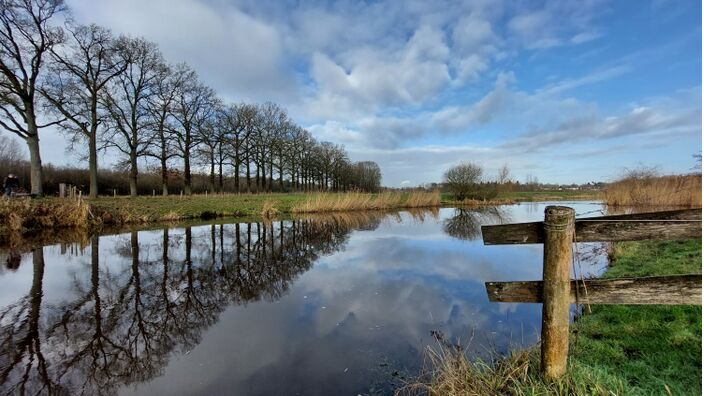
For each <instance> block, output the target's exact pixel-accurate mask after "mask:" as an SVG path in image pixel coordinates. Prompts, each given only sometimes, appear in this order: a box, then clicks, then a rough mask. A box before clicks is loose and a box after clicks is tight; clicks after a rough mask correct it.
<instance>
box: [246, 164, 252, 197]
mask: <svg viewBox="0 0 704 396" xmlns="http://www.w3.org/2000/svg"><path fill="white" fill-rule="evenodd" d="M247 192H248V193H251V192H252V170H251V167H250V163H249V159H247Z"/></svg>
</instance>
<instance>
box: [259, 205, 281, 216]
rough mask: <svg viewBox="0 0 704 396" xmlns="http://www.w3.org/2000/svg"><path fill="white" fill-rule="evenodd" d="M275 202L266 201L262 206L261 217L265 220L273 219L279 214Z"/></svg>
mask: <svg viewBox="0 0 704 396" xmlns="http://www.w3.org/2000/svg"><path fill="white" fill-rule="evenodd" d="M274 204H275V202H272V201H268V200H267V201H264V203H263V204H262V210H261V215H262V217H263V218H264V219H271V218H273V217H275V216H276V215H277V214H279V210H278V209H276V207H275V206H274Z"/></svg>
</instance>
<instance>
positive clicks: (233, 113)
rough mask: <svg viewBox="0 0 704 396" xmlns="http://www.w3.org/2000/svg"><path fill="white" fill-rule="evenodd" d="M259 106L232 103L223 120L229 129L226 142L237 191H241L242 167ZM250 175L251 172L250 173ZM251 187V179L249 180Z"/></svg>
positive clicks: (226, 109) (225, 111) (224, 113)
mask: <svg viewBox="0 0 704 396" xmlns="http://www.w3.org/2000/svg"><path fill="white" fill-rule="evenodd" d="M256 114H257V108H256V106H254V105H250V104H245V103H242V104H239V105H230V106H228V107H227V108H225V110H224V112H223V117H222V119H221V121H222V122H223V123H224V125H223V127H224V128H225V129H226V130H227V133H226V142H227V143H228V145H229V146H230V147H229V150H228V151H227V152H228V153H229V154H230V157H231V158H230V159H231V164H232V167H233V168H234V173H235V191H237V192H240V168H241V167H242V164H243V162H245V159H246V158H247V157H248V155H247V152H246V151H247V148H248V142H249V136H250V135H251V133H252V131H253V130H254V128H253V123H254V119H255V117H256ZM248 177H249V174H248ZM247 183H248V184H247V186H248V187H249V180H247Z"/></svg>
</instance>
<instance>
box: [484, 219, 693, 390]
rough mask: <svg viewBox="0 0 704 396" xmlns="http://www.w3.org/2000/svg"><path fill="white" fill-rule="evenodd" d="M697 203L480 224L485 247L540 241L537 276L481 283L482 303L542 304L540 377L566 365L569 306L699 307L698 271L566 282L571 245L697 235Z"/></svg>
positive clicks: (560, 371)
mask: <svg viewBox="0 0 704 396" xmlns="http://www.w3.org/2000/svg"><path fill="white" fill-rule="evenodd" d="M701 219H702V216H701V208H700V209H687V210H675V211H667V212H653V213H639V214H628V215H616V216H602V217H594V218H586V219H579V220H576V219H575V212H574V209H572V208H569V207H565V206H548V207H547V208H546V209H545V221H542V222H533V223H521V224H502V225H493V226H483V227H482V236H483V239H484V244H485V245H507V244H530V243H542V244H543V249H544V250H543V252H544V253H543V279H542V280H541V281H529V282H487V283H486V289H487V294H488V296H489V300H490V301H494V302H525V303H543V312H542V328H541V348H540V349H541V374H542V375H543V377H545V378H546V379H556V378H559V377H561V376H562V375H564V373H565V371H566V369H567V355H568V350H569V316H570V304H574V303H584V304H673V305H701V302H702V300H701V299H702V276H701V274H691V275H672V276H653V277H640V278H620V279H589V280H570V269H571V268H572V247H573V244H574V243H576V242H619V241H638V240H650V239H658V240H677V239H694V238H701V236H702V226H701Z"/></svg>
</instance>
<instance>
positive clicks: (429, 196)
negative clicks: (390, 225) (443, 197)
mask: <svg viewBox="0 0 704 396" xmlns="http://www.w3.org/2000/svg"><path fill="white" fill-rule="evenodd" d="M437 206H440V192H439V191H430V192H428V191H414V192H412V193H411V195H410V196H409V197H408V199H407V200H406V204H405V205H404V207H406V208H432V207H437Z"/></svg>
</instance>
